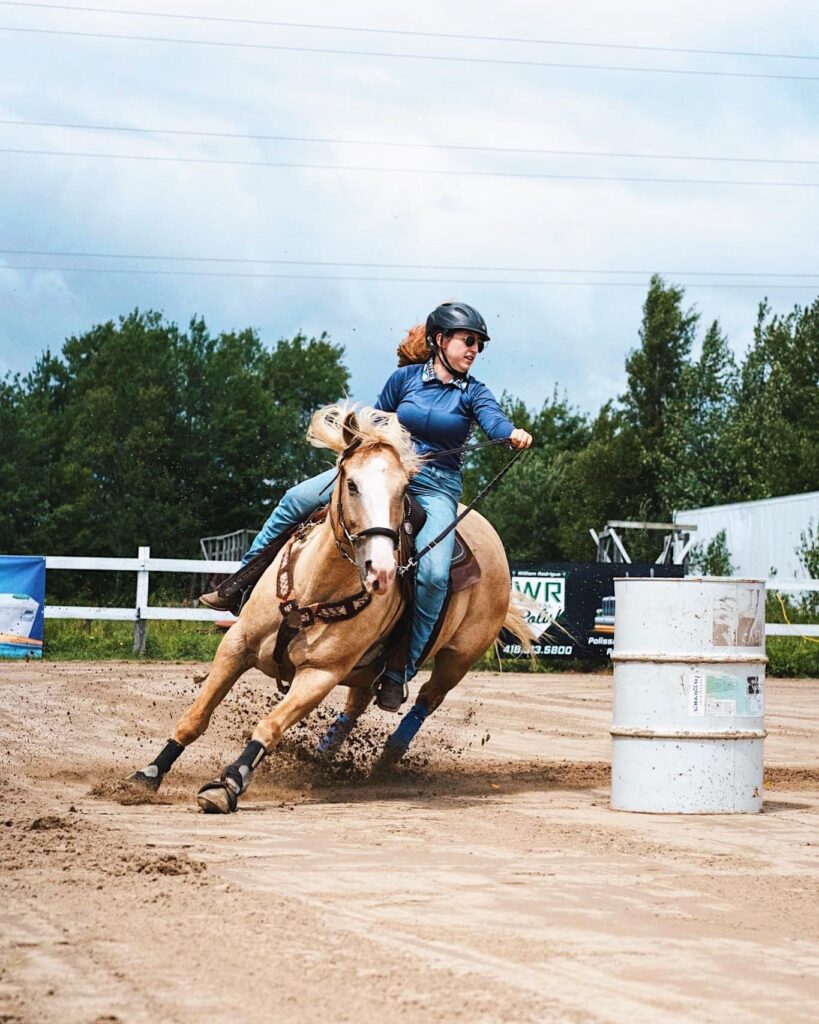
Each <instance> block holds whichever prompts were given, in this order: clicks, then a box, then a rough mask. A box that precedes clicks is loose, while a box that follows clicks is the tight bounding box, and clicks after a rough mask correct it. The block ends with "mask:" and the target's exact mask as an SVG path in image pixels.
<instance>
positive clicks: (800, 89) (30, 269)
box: [0, 0, 819, 410]
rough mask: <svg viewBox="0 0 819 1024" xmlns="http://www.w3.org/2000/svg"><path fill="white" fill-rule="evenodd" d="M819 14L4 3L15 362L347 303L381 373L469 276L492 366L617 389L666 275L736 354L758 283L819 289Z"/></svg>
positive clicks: (328, 319)
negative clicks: (91, 336) (158, 322)
mask: <svg viewBox="0 0 819 1024" xmlns="http://www.w3.org/2000/svg"><path fill="white" fill-rule="evenodd" d="M94 7H96V8H98V10H96V11H93V10H91V8H94ZM103 7H105V8H106V9H105V10H104V11H100V10H99V8H103ZM139 12H141V13H139ZM160 12H161V16H160ZM171 13H172V14H177V15H183V16H185V17H170V16H169V14H171ZM148 15H151V16H148ZM815 15H816V4H815V0H811V2H808V0H781V2H777V3H773V2H770V0H766V2H755V0H745V2H743V3H742V4H739V3H735V2H732V3H719V2H717V0H709V2H708V3H706V2H703V0H685V2H678V0H667V2H665V3H663V4H657V3H656V2H643V0H624V2H623V3H620V4H612V3H610V2H606V0H572V2H571V3H568V2H565V3H564V2H545V3H544V2H538V3H535V2H519V0H507V2H506V3H504V4H502V5H498V4H494V3H493V4H490V3H486V2H483V0H470V2H461V0H455V2H450V3H440V2H437V3H432V2H431V0H417V2H416V3H415V4H413V5H388V4H384V3H377V2H375V0H349V2H345V3H339V2H338V0H335V2H332V3H331V2H322V0H301V3H300V4H299V5H298V7H296V6H294V5H293V4H284V3H272V2H262V0H233V2H232V3H230V4H229V3H226V2H224V0H196V2H195V3H194V2H193V0H169V2H167V3H162V4H160V3H159V2H158V0H128V2H127V3H122V4H117V3H115V2H112V0H109V2H108V3H107V4H105V0H102V2H99V3H95V2H94V0H86V4H85V6H84V7H83V8H82V9H80V7H79V4H77V5H75V6H73V7H72V6H70V5H68V4H66V5H58V4H51V5H45V4H34V3H31V4H29V3H19V4H18V3H15V4H9V3H6V2H0V120H2V124H0V140H1V141H0V150H1V151H0V372H5V371H9V370H10V371H18V370H19V371H25V370H27V369H28V368H29V367H30V366H31V364H32V362H33V360H34V359H35V358H36V356H37V354H38V353H39V352H41V351H42V349H43V348H45V347H47V346H48V347H51V348H52V349H59V348H60V346H61V344H62V342H63V340H64V338H65V337H66V336H68V335H70V334H72V333H76V332H80V331H83V330H85V329H87V328H88V327H90V326H91V325H92V324H93V323H96V322H100V321H103V320H107V319H109V318H115V317H117V316H118V315H120V314H122V313H125V312H128V311H129V310H131V309H133V308H134V307H136V306H138V307H140V308H142V309H147V308H153V309H159V310H162V311H164V312H165V314H166V315H167V316H168V317H170V318H172V319H174V320H177V321H178V322H182V323H185V322H186V321H188V320H189V319H190V317H191V316H192V315H194V314H199V315H202V316H204V317H205V319H206V321H207V323H208V325H209V326H210V327H211V328H212V329H213V330H227V329H231V328H239V327H244V326H253V327H255V328H257V329H258V330H259V332H260V333H261V335H262V336H263V337H264V338H265V339H266V340H269V341H275V340H276V339H277V338H280V337H287V336H292V335H293V334H294V333H295V332H296V331H298V330H302V331H305V332H307V333H308V334H315V333H319V332H321V331H322V330H327V331H328V332H329V333H330V335H331V337H332V338H333V339H334V340H335V341H338V342H340V343H343V344H344V345H345V347H346V350H347V361H348V364H349V366H350V368H351V370H352V375H353V394H354V396H355V397H357V398H360V399H367V398H369V397H370V396H371V395H373V394H374V393H375V392H376V391H377V390H378V389H379V386H380V384H381V382H382V380H383V379H384V378H385V376H386V375H387V373H388V371H389V370H390V369H391V367H392V365H393V349H394V346H395V343H396V342H397V340H398V339H399V338H400V336H401V334H402V332H403V330H404V329H405V328H406V327H408V326H409V325H411V324H412V323H414V322H415V321H417V320H419V319H421V318H422V317H424V316H425V315H426V313H427V312H428V311H429V309H430V308H431V307H432V306H434V305H436V304H437V303H438V302H439V301H442V300H444V299H446V298H452V297H460V298H463V299H464V300H465V301H468V302H471V303H472V304H473V305H475V306H477V307H478V308H479V309H480V310H481V312H482V313H483V314H484V316H485V317H486V319H487V321H488V322H489V324H490V327H491V332H492V336H493V342H492V345H491V346H490V347H489V349H488V350H487V352H486V353H485V354H484V356H483V357H482V361H481V365H480V367H479V369H478V370H477V372H476V375H477V376H478V377H480V378H482V379H484V380H485V381H486V382H487V383H489V384H490V385H491V386H492V387H493V388H495V389H496V390H497V391H498V392H500V391H501V390H503V389H504V388H505V389H507V390H509V391H511V392H512V393H514V394H516V395H519V396H521V397H523V398H524V399H526V400H527V401H528V402H529V403H531V404H535V405H537V404H539V403H540V401H542V399H543V397H544V395H545V394H546V393H548V392H550V391H551V389H552V387H553V386H554V384H555V383H557V384H558V385H559V387H560V388H561V389H565V390H566V391H567V392H568V395H569V397H570V399H571V400H572V401H573V402H574V403H575V404H577V405H579V406H580V407H581V408H584V409H587V410H594V409H596V408H597V407H598V406H599V404H600V403H601V402H602V401H605V400H606V399H607V398H610V397H613V396H615V395H616V394H618V392H619V391H621V390H622V386H623V359H624V356H625V354H626V353H627V351H628V350H629V348H631V347H632V346H633V345H634V344H635V342H636V339H637V329H638V325H639V319H640V305H641V302H642V300H643V297H644V293H645V287H646V284H647V281H648V276H649V274H650V272H652V271H660V272H665V273H666V274H667V275H668V277H669V279H671V280H674V281H676V282H679V283H685V284H686V285H687V294H688V296H689V298H690V300H691V302H692V303H693V304H695V305H696V306H697V308H698V309H699V310H700V312H701V313H702V315H703V318H704V319H705V320H708V321H710V320H711V319H713V318H715V317H718V318H719V319H720V320H721V322H722V324H723V326H724V329H725V330H726V331H727V333H728V335H729V337H730V339H731V342H732V344H733V345H734V347H735V348H736V350H737V351H738V352H741V351H743V350H744V349H745V347H746V346H747V344H748V341H749V337H750V333H751V329H752V326H753V321H754V316H755V309H756V306H757V303H758V302H759V300H760V299H761V298H762V297H763V296H764V295H766V294H767V295H768V297H769V299H770V301H771V303H772V305H773V306H774V308H776V309H782V310H786V309H788V308H790V307H791V306H793V304H794V303H796V302H801V303H806V302H809V301H812V299H813V298H814V297H815V296H816V294H817V293H819V266H817V260H816V252H817V242H816V239H817V237H819V19H817V18H816V16H815ZM209 18H210V19H216V20H207V19H209ZM219 19H227V20H219ZM231 19H233V20H231ZM254 21H255V22H256V23H254ZM296 21H298V22H299V23H300V24H298V25H296V24H293V23H294V22H296ZM261 22H266V24H262V23H261ZM274 22H278V23H279V24H273V23H274ZM21 30H22V31H21ZM374 30H379V31H374ZM380 30H384V31H380ZM137 37H138V38H137ZM476 37H484V38H476ZM486 37H488V38H486ZM690 51H694V52H690ZM702 51H723V52H718V53H714V52H712V53H705V52H702ZM724 51H730V52H724ZM683 72H684V73H683ZM695 72H696V73H695ZM12 122H13V123H12ZM46 124H48V125H49V126H45V125H46ZM60 126H62V127H60ZM65 126H85V127H82V128H80V127H65ZM92 126H93V127H92ZM114 128H120V129H141V130H140V131H134V130H131V131H115V130H112V129H114ZM103 129H105V130H103ZM262 136H267V138H263V137H262ZM532 151H538V152H532ZM547 151H548V152H547ZM626 154H630V155H626ZM634 154H639V155H634ZM672 157H673V158H674V159H671V158H672ZM135 158H138V159H135ZM694 158H697V159H694ZM702 158H710V159H702ZM715 158H719V159H715ZM765 161H769V162H765ZM629 179H631V180H629ZM647 179H666V180H664V181H663V180H661V181H658V180H647ZM669 179H670V180H669ZM749 182H750V183H754V182H772V183H776V184H769V185H757V184H747V183H749ZM126 257H127V258H126ZM172 257H173V258H172ZM183 257H184V259H182V258H183ZM140 271H143V272H140ZM144 271H151V273H145V272H144ZM811 273H813V274H815V275H816V276H815V277H814V278H813V280H811V279H809V278H806V277H805V276H803V277H798V276H794V275H810V274H811ZM743 275H744V276H743ZM788 275H791V276H788Z"/></svg>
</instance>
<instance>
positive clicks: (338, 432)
mask: <svg viewBox="0 0 819 1024" xmlns="http://www.w3.org/2000/svg"><path fill="white" fill-rule="evenodd" d="M353 439H355V440H357V441H358V442H359V447H361V448H374V447H375V446H376V445H381V444H385V445H388V446H389V447H390V448H393V449H394V450H395V453H396V455H397V456H398V458H399V459H400V460H401V464H402V465H403V467H404V469H405V470H406V471H407V473H409V474H410V475H412V474H414V473H417V472H418V471H419V470H420V469H421V466H422V460H421V457H420V456H419V455H418V452H416V450H415V446H414V445H413V443H412V439H411V437H410V435H409V432H408V431H407V430H405V429H404V428H403V427H402V426H401V424H400V423H399V422H398V417H397V416H396V415H395V413H394V412H381V411H380V410H379V409H372V408H370V406H367V405H354V404H351V403H346V402H345V403H338V404H336V405H325V406H324V408H323V409H318V410H317V411H316V412H314V413H313V416H312V419H311V420H310V426H309V427H308V429H307V440H308V441H309V442H310V444H312V445H313V446H314V447H315V448H329V449H331V451H334V452H339V454H340V453H341V452H343V451H344V449H345V448H346V447H347V445H348V444H349V443H350V441H351V440H353Z"/></svg>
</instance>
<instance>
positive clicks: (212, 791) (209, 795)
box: [196, 780, 239, 814]
mask: <svg viewBox="0 0 819 1024" xmlns="http://www.w3.org/2000/svg"><path fill="white" fill-rule="evenodd" d="M196 802H197V803H198V804H199V806H200V807H201V808H202V810H203V811H204V812H205V814H233V812H234V811H235V810H236V808H237V806H238V803H239V800H238V798H237V796H236V794H235V793H234V791H233V789H232V788H231V787H230V786H229V785H228V784H227V783H226V782H222V781H221V780H219V781H217V782H208V783H206V784H205V785H204V786H203V787H202V788H201V789H200V790H199V792H198V793H197V794H196Z"/></svg>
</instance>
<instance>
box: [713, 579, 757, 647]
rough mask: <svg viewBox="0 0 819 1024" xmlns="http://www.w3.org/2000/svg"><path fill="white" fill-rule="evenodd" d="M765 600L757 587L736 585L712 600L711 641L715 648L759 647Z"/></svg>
mask: <svg viewBox="0 0 819 1024" xmlns="http://www.w3.org/2000/svg"><path fill="white" fill-rule="evenodd" d="M764 636H765V601H764V598H763V591H762V589H761V588H759V587H747V586H744V587H743V586H740V587H737V590H736V592H735V593H732V594H723V595H722V596H721V597H718V598H717V599H716V601H714V616H713V626H712V631H711V641H712V643H713V644H714V646H715V647H761V646H762V644H763V642H764Z"/></svg>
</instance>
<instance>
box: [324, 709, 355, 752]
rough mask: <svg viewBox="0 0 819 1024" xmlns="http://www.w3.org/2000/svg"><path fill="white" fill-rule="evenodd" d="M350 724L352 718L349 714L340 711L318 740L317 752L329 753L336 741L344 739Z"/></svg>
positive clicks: (350, 726)
mask: <svg viewBox="0 0 819 1024" xmlns="http://www.w3.org/2000/svg"><path fill="white" fill-rule="evenodd" d="M352 726H353V720H352V719H351V718H350V716H349V715H345V714H344V712H343V711H342V712H341V714H340V715H339V716H338V717H337V718H336V720H335V722H332V723H331V725H330V728H329V729H328V730H327V732H326V733H325V734H324V735H323V736H322V737H321V739H320V740H319V745H318V752H319V753H320V754H327V753H329V752H330V751H331V750H332V749H333V747H334V746H335V744H336V743H340V742H341V741H342V740H343V739H344V737H345V736H346V735H347V733H348V732H349V731H350V729H351V728H352Z"/></svg>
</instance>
